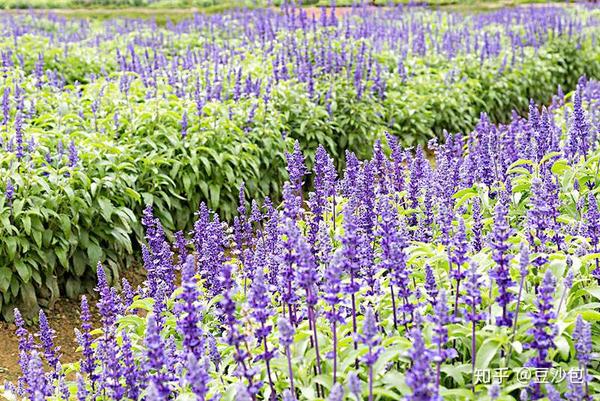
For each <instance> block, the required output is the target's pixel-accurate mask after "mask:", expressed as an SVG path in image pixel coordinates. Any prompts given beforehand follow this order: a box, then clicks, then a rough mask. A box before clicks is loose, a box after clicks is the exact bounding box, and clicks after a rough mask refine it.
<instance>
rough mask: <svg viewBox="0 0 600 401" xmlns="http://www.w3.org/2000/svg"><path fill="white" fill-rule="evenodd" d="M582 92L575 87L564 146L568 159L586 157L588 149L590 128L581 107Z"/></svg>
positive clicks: (578, 86)
mask: <svg viewBox="0 0 600 401" xmlns="http://www.w3.org/2000/svg"><path fill="white" fill-rule="evenodd" d="M582 91H583V88H582V86H581V85H577V89H576V90H575V95H574V97H573V115H572V122H571V126H570V127H569V132H568V139H567V144H566V152H567V156H569V157H570V158H575V157H576V156H577V155H579V156H584V157H587V154H588V152H589V149H590V142H591V141H590V126H589V124H588V122H587V120H586V116H585V111H584V110H583V106H582Z"/></svg>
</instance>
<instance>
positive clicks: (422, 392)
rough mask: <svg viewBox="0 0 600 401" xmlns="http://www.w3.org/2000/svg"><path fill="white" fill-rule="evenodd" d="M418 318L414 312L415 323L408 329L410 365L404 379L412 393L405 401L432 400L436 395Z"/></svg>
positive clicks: (429, 354) (428, 356) (428, 355)
mask: <svg viewBox="0 0 600 401" xmlns="http://www.w3.org/2000/svg"><path fill="white" fill-rule="evenodd" d="M420 320H421V319H420V316H419V315H418V314H416V315H415V321H416V322H417V323H416V324H415V326H414V327H413V328H412V329H411V330H410V339H411V340H412V348H411V349H410V351H409V352H408V357H409V359H410V361H411V366H410V368H409V369H408V370H407V371H406V375H405V380H406V385H407V386H408V387H409V388H410V389H411V391H412V393H411V394H410V395H407V396H406V401H422V400H433V399H436V398H435V397H436V396H437V390H436V388H435V384H434V383H433V382H432V378H433V377H434V375H433V374H432V372H431V352H430V351H429V350H428V349H427V348H426V347H425V341H424V340H423V335H422V333H421V327H420Z"/></svg>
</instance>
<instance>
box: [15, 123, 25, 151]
mask: <svg viewBox="0 0 600 401" xmlns="http://www.w3.org/2000/svg"><path fill="white" fill-rule="evenodd" d="M15 142H16V144H17V147H16V150H15V154H16V156H17V159H18V160H21V159H22V158H23V156H24V153H23V116H22V115H21V113H20V112H17V115H16V117H15Z"/></svg>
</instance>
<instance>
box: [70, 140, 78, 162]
mask: <svg viewBox="0 0 600 401" xmlns="http://www.w3.org/2000/svg"><path fill="white" fill-rule="evenodd" d="M78 162H79V155H78V154H77V147H76V146H75V142H74V141H71V142H70V143H69V167H71V168H74V167H75V166H77V163H78Z"/></svg>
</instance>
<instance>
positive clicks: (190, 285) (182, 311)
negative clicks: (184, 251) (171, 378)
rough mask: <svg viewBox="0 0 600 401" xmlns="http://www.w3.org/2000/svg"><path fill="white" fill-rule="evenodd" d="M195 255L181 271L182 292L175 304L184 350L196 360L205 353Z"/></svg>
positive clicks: (190, 257) (186, 261)
mask: <svg viewBox="0 0 600 401" xmlns="http://www.w3.org/2000/svg"><path fill="white" fill-rule="evenodd" d="M195 272H196V269H195V267H194V256H193V255H189V256H188V257H187V259H186V260H185V263H184V264H183V267H182V271H181V287H182V292H181V294H180V295H179V296H178V300H179V302H178V303H177V304H176V306H175V312H176V314H177V329H178V330H179V332H180V333H181V335H182V336H183V341H182V345H183V352H184V353H191V354H193V355H194V357H195V358H196V360H199V359H201V358H202V356H203V355H204V349H205V344H204V333H203V331H202V329H201V328H200V325H201V323H202V306H201V304H200V301H199V297H200V291H199V290H198V285H197V282H196V278H195Z"/></svg>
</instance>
